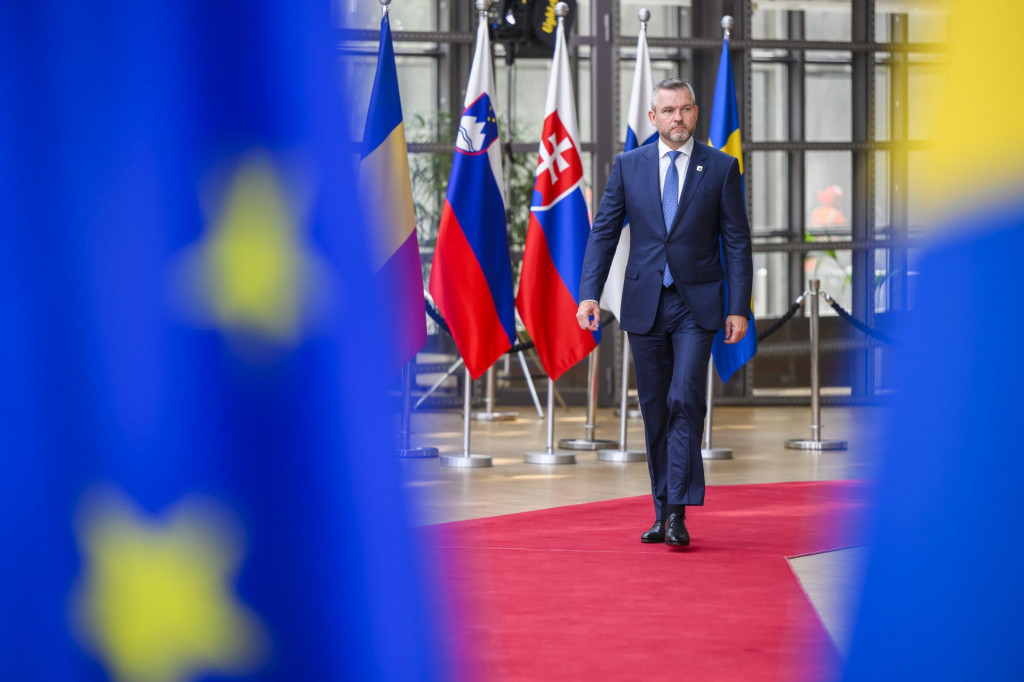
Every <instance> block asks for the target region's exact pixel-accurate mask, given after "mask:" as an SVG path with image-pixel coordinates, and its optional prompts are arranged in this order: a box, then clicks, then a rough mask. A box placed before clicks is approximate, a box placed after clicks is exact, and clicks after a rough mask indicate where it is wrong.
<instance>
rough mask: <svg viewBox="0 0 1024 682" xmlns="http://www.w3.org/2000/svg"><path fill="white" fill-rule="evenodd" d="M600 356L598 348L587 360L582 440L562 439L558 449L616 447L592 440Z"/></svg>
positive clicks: (611, 442) (606, 441) (603, 441)
mask: <svg viewBox="0 0 1024 682" xmlns="http://www.w3.org/2000/svg"><path fill="white" fill-rule="evenodd" d="M600 354H601V348H600V346H598V347H597V348H594V350H592V351H590V357H589V358H588V360H587V363H588V364H587V423H586V424H585V425H584V427H583V438H563V439H562V440H560V441H558V447H560V448H561V449H563V450H600V449H601V448H608V447H614V446H616V445H618V443H616V442H615V441H613V440H597V439H595V438H594V428H595V426H594V423H595V421H596V420H597V369H598V367H597V365H598V358H599V357H600Z"/></svg>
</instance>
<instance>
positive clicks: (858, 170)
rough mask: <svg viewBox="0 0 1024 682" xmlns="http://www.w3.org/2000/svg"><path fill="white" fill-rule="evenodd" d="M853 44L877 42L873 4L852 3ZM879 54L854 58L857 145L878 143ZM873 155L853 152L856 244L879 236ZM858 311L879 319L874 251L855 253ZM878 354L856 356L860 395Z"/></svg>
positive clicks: (865, 0)
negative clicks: (876, 233)
mask: <svg viewBox="0 0 1024 682" xmlns="http://www.w3.org/2000/svg"><path fill="white" fill-rule="evenodd" d="M852 19H853V27H852V28H853V36H852V37H853V40H854V41H855V42H868V41H872V40H873V39H874V33H875V3H874V0H853V7H852ZM874 61H875V57H874V52H872V51H864V52H856V53H854V55H853V64H852V66H853V78H852V92H851V101H852V106H853V112H852V113H853V116H852V120H853V130H852V134H853V141H854V142H865V143H870V142H872V141H873V139H874V115H873V114H874V104H875V103H874V94H875V88H874V82H875V79H874ZM873 195H874V152H872V151H870V150H869V149H866V148H861V149H856V150H854V151H853V206H852V212H851V218H852V220H851V236H852V238H853V240H854V241H858V240H870V239H872V238H873V237H874V201H873ZM852 260H853V283H852V291H853V306H852V308H853V310H852V313H853V315H854V317H856V318H858V319H860V320H863V321H864V322H865V323H866V324H868V325H869V326H870V325H872V323H873V321H874V312H875V306H874V292H875V253H874V250H863V251H854V252H853V254H852ZM874 366H875V362H874V351H872V350H865V351H862V352H857V353H854V354H853V371H852V381H851V384H852V386H851V388H852V390H853V394H854V395H856V396H870V395H873V394H874V389H875V381H874Z"/></svg>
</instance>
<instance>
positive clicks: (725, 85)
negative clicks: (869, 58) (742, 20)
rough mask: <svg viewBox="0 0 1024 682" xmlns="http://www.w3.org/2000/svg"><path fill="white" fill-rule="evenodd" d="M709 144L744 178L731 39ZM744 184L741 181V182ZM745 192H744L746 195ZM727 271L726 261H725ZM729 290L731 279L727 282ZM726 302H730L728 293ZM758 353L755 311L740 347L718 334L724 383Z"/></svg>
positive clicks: (716, 352)
mask: <svg viewBox="0 0 1024 682" xmlns="http://www.w3.org/2000/svg"><path fill="white" fill-rule="evenodd" d="M709 137H710V139H709V140H708V143H709V144H710V145H711V146H712V147H714V148H715V149H720V150H722V151H723V152H725V153H726V154H729V155H731V156H735V157H736V159H737V160H738V161H739V165H740V174H741V176H742V174H743V149H742V146H741V143H740V118H739V111H738V109H737V107H736V83H735V81H734V80H733V77H732V61H731V60H730V59H729V38H728V37H726V38H725V39H724V40H723V41H722V58H721V60H719V62H718V79H717V80H716V81H715V99H714V102H713V104H712V105H711V130H710V136H709ZM741 182H742V179H741ZM745 191H746V189H745V188H744V192H745ZM722 267H723V268H724V267H725V260H724V259H723V260H722ZM726 286H727V287H728V278H726ZM725 300H729V295H728V292H726V296H725ZM756 352H757V327H756V326H755V324H754V311H753V310H751V311H750V325H749V327H748V328H747V335H746V336H744V337H743V339H742V340H741V341H739V342H738V343H734V344H730V345H726V343H725V331H724V330H719V331H718V333H717V334H715V343H714V346H712V350H711V353H712V357H713V358H714V360H715V368H716V369H717V370H718V376H719V377H721V379H722V381H729V379H730V378H732V375H733V374H735V373H736V370H738V369H739V368H740V367H742V366H743V365H744V363H746V362H747V360H749V359H750V358H752V357H754V354H755V353H756Z"/></svg>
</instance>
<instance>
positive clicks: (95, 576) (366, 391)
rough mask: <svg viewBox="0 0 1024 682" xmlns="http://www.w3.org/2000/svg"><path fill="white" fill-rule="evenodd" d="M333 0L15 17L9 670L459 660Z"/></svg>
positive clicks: (239, 668)
mask: <svg viewBox="0 0 1024 682" xmlns="http://www.w3.org/2000/svg"><path fill="white" fill-rule="evenodd" d="M329 9H330V8H329V5H328V4H327V3H317V2H311V1H302V0H300V1H299V2H295V1H289V2H283V1H281V0H265V1H259V2H255V3H253V2H244V3H243V2H238V1H237V0H228V1H227V2H219V3H207V2H194V1H190V0H185V1H184V2H181V1H176V2H166V1H158V2H153V3H133V2H114V3H107V4H104V5H83V4H81V3H74V2H48V3H47V2H42V3H24V4H21V5H17V6H8V7H5V8H4V10H3V19H2V21H0V25H2V26H3V31H4V35H3V39H2V40H0V45H2V47H0V102H2V103H3V104H2V106H0V224H2V225H3V227H2V229H0V310H2V311H3V315H4V325H3V333H2V334H0V357H3V362H2V366H3V367H4V369H3V376H2V380H0V412H2V414H3V423H2V428H0V447H2V450H3V453H4V468H3V473H2V476H0V505H3V507H2V513H0V524H2V546H3V557H2V559H0V561H2V564H0V594H2V595H3V601H2V604H0V608H2V612H3V618H2V619H0V623H2V625H0V667H2V672H0V675H2V677H3V678H4V679H11V680H61V681H67V680H94V679H95V680H99V679H115V680H156V681H171V680H191V679H206V678H216V679H253V680H259V679H262V680H271V679H273V680H282V679H290V680H341V679H352V680H355V679H374V680H378V679H379V680H416V679H420V680H430V679H449V678H450V677H451V675H450V674H449V672H450V671H449V670H447V669H446V667H445V666H446V663H445V662H444V661H443V660H441V659H442V656H441V654H439V653H438V652H439V651H440V650H441V647H440V646H439V634H438V626H437V623H434V622H433V621H432V619H431V615H432V613H433V608H432V607H431V604H430V599H434V598H435V595H433V594H431V591H430V590H429V589H428V586H425V585H424V584H422V582H421V581H420V580H418V579H417V575H420V574H421V573H422V574H426V573H427V572H428V571H427V570H425V569H426V568H427V567H425V566H424V562H427V561H429V557H426V556H424V555H423V553H422V552H420V551H418V550H417V549H416V543H414V542H411V540H410V537H409V534H410V531H409V527H408V526H409V518H408V517H409V509H408V507H407V505H406V504H405V502H404V500H403V497H402V495H401V490H400V488H399V485H398V471H397V465H396V464H395V463H394V462H393V461H392V459H391V457H389V456H382V455H384V453H385V452H387V451H388V437H387V432H386V426H387V425H385V424H382V423H381V418H382V417H381V415H386V410H384V409H383V407H382V404H383V402H384V401H383V396H382V394H381V389H382V386H383V384H384V381H382V377H383V376H384V374H383V372H385V371H386V368H387V367H388V366H389V364H390V363H392V362H393V359H389V358H383V357H380V356H379V355H378V354H376V351H375V350H374V349H375V348H378V347H380V345H379V344H378V343H377V342H376V341H377V340H378V339H380V338H381V335H385V334H391V333H393V330H389V329H388V328H387V327H386V324H387V321H386V320H379V319H377V318H376V311H377V309H378V308H377V305H376V302H375V300H374V299H373V297H372V296H369V295H368V294H367V292H369V291H370V288H369V286H368V284H369V282H370V277H371V274H372V273H371V272H370V271H369V267H368V265H367V263H368V262H369V259H368V258H367V257H366V254H367V248H368V245H367V240H366V239H365V235H364V234H362V233H360V231H359V230H358V229H353V228H352V227H351V226H359V225H362V224H364V223H363V222H362V221H360V220H359V217H358V216H357V215H353V211H354V207H355V206H357V202H356V201H355V197H354V196H353V192H352V188H353V187H354V186H355V182H354V180H355V174H354V160H355V159H354V158H353V155H351V154H349V155H346V153H345V147H344V140H343V139H341V137H340V135H339V132H338V125H337V122H338V121H340V120H345V116H344V110H343V106H342V103H341V102H340V101H338V100H339V98H338V93H339V90H338V87H337V83H338V73H337V70H338V64H337V62H336V61H335V60H336V58H335V56H334V54H333V50H332V44H331V18H330V14H329ZM414 570H415V571H416V573H414Z"/></svg>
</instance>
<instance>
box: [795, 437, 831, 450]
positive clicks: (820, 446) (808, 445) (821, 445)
mask: <svg viewBox="0 0 1024 682" xmlns="http://www.w3.org/2000/svg"><path fill="white" fill-rule="evenodd" d="M786 447H787V448H789V449H790V450H845V449H846V441H845V440H828V439H824V440H808V439H806V438H790V439H789V440H787V441H786Z"/></svg>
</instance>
